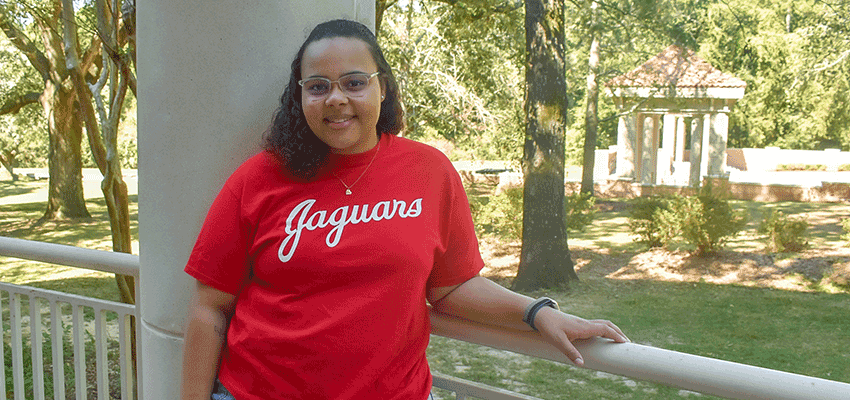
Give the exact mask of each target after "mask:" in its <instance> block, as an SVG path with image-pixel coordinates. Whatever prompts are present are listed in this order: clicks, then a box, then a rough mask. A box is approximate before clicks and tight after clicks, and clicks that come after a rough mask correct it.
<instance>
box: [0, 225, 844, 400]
mask: <svg viewBox="0 0 850 400" xmlns="http://www.w3.org/2000/svg"><path fill="white" fill-rule="evenodd" d="M0 256H8V257H16V258H24V259H30V260H35V261H42V262H48V263H53V264H61V265H70V266H75V267H80V268H87V269H94V270H98V271H104V272H110V273H121V274H125V275H132V276H135V277H138V271H139V261H138V257H137V256H133V255H129V254H119V253H112V252H104V251H97V250H88V249H80V248H76V247H71V246H63V245H55V244H47V243H39V242H32V241H25V240H20V239H11V238H5V237H0ZM138 281H139V280H138V279H136V282H137V285H138ZM10 286H13V287H14V288H13V289H12V290H9V292H10V293H13V294H10V295H9V296H10V299H13V300H10V303H11V302H17V303H16V304H20V296H25V295H26V296H32V297H31V298H34V297H41V298H45V299H47V301H48V302H49V304H50V306H51V308H53V307H56V308H57V309H58V308H59V304H60V303H68V304H71V305H72V307H73V308H74V310H75V311H76V310H77V309H78V308H79V307H81V306H89V307H92V308H93V309H95V310H101V311H97V312H96V313H95V315H96V318H97V316H98V315H101V314H102V313H103V312H104V311H105V310H113V309H111V308H107V306H108V307H112V306H116V309H115V310H113V311H114V312H116V313H118V315H119V318H118V319H119V321H125V322H123V323H120V324H119V325H120V326H123V328H120V327H119V336H120V340H119V342H120V343H121V348H122V350H121V352H122V358H121V359H122V360H124V359H125V358H123V357H124V356H125V355H126V353H127V349H128V347H127V343H129V336H128V333H127V332H128V326H129V325H127V324H128V323H127V322H126V321H127V320H128V316H130V315H133V316H135V317H136V318H137V319H136V320H137V321H139V320H140V319H139V315H138V308H135V307H133V306H128V305H123V304H116V303H112V304H106V303H110V302H106V303H101V302H100V301H99V300H94V299H88V298H85V297H82V296H73V295H67V294H61V293H59V294H57V292H50V291H44V290H40V289H32V288H26V289H19V287H17V286H15V285H9V284H4V285H3V286H0V290H7V288H9V287H10ZM137 289H138V287H137ZM42 293H45V294H42ZM137 293H138V290H137ZM90 302H93V303H90ZM30 303H31V305H30V326H40V325H41V324H40V323H38V319H39V318H40V313H39V312H33V309H34V308H35V309H36V310H40V308H39V307H38V306H36V305H32V303H34V302H33V301H30ZM119 306H120V307H119ZM12 308H14V307H12ZM119 308H120V309H119ZM130 310H132V311H130ZM52 314H53V313H51V315H52ZM10 315H13V313H11V312H10ZM122 315H123V316H122ZM11 318H18V319H20V318H21V317H20V316H18V317H11ZM100 318H101V319H103V317H100ZM431 320H432V325H433V333H434V334H437V335H440V336H444V337H448V338H453V339H458V340H463V341H466V342H470V343H475V344H480V345H484V346H489V347H494V348H498V349H503V350H508V351H512V352H516V353H520V354H526V355H530V356H533V357H538V358H543V359H548V360H553V361H557V362H562V363H566V364H570V362H569V360H567V358H566V357H565V356H563V355H562V354H560V353H559V352H558V351H557V350H555V349H554V347H552V346H550V345H549V344H548V343H546V342H544V341H543V340H541V339H540V338H539V337H538V336H537V335H536V334H535V333H532V332H514V331H506V330H501V329H497V328H493V327H490V326H485V325H480V324H475V323H472V322H469V321H465V320H460V319H457V318H452V317H448V316H445V315H438V314H432V315H431ZM55 321H57V319H55V318H53V317H51V328H50V329H51V335H50V336H51V340H56V339H54V338H55V337H57V336H59V333H60V331H59V327H57V325H58V324H56V323H54V322H55ZM73 321H74V324H75V325H78V324H79V325H81V323H79V322H78V320H77V317H76V316H75V317H74V318H73ZM12 325H14V324H12ZM96 325H97V322H96ZM138 325H140V324H137V329H138ZM72 329H78V328H76V327H74V328H72ZM97 329H100V330H101V331H102V330H103V329H104V328H102V327H101V328H96V330H97ZM122 329H123V330H122ZM98 332H100V331H98ZM99 335H100V334H99V333H97V334H96V335H95V336H99ZM22 336H23V334H22V329H18V331H17V333H16V331H15V328H14V326H13V329H12V337H13V341H12V342H13V343H12V351H13V357H12V358H13V367H14V369H15V371H16V372H15V374H16V377H15V379H18V378H17V374H19V373H18V372H17V370H18V369H20V370H23V360H22V358H23V357H22V350H16V347H15V346H18V347H17V348H18V349H22V344H21V343H23V342H22ZM31 337H36V336H32V334H31ZM14 339H18V340H17V341H15V340H14ZM32 342H33V343H39V342H40V341H39V340H32ZM16 343H17V344H16ZM53 343H54V344H53V345H52V348H53V349H54V350H53V351H54V352H55V351H56V349H57V347H59V348H61V346H57V345H56V344H55V342H53ZM75 343H76V342H75ZM38 346H39V345H38V344H36V345H33V346H32V347H33V350H32V355H33V357H32V358H33V360H34V361H33V366H34V370H36V371H38V370H40V367H39V366H40V365H41V362H42V361H41V359H42V354H41V350H40V349H39V350H36V349H35V348H36V347H38ZM576 346H577V347H578V348H579V350H580V351H581V353H582V355H583V356H584V360H585V367H587V368H590V369H594V370H598V371H604V372H608V373H613V374H617V375H623V376H627V377H630V378H636V379H641V380H647V381H652V382H657V383H662V384H665V385H669V386H674V387H679V388H682V389H687V390H692V391H696V392H702V393H706V394H712V395H716V396H722V397H727V398H733V399H772V400H781V399H788V400H798V399H812V400H814V399H825V400H832V399H835V400H838V399H848V398H850V384H846V383H841V382H835V381H830V380H826V379H820V378H814V377H809V376H805V375H798V374H792V373H787V372H781V371H775V370H770V369H766V368H760V367H755V366H750V365H745V364H738V363H732V362H728V361H722V360H717V359H712V358H707V357H700V356H695V355H691V354H686V353H679V352H675V351H669V350H663V349H657V348H653V347H648V346H642V345H638V344H634V343H623V344H615V343H612V342H610V341H607V340H602V339H596V340H587V341H582V342H580V343H577V344H576ZM75 347H76V345H75ZM0 352H2V349H1V348H0ZM97 354H98V355H97V357H98V358H100V357H101V356H100V354H101V353H97ZM2 355H3V354H2V353H0V356H2ZM138 355H139V357H141V356H142V355H143V352H142V351H141V350H139V351H138ZM53 359H54V360H55V359H57V357H56V356H54V357H53ZM15 360H17V361H15ZM76 360H77V359H76V358H75V361H76ZM36 364H38V365H36ZM77 365H78V362H75V370H76V369H77ZM103 365H105V364H103ZM129 367H131V366H129V365H125V362H123V361H122V363H121V376H122V383H121V387H122V390H124V391H126V389H127V388H129V387H131V385H130V384H129V383H128V382H129V381H127V379H128V378H126V376H127V371H129V370H130V369H129ZM98 371H100V370H98ZM53 373H54V382H56V381H57V379H56V378H55V377H56V375H55V374H57V372H56V369H55V368H54V369H53ZM99 373H101V372H99ZM0 374H2V372H0ZM75 374H76V375H75V376H76V377H77V379H79V377H80V373H79V371H77V372H75ZM138 376H139V380H142V379H143V378H142V375H141V371H139V375H138ZM0 378H3V379H0V400H5V399H6V397H5V396H6V389H7V388H5V387H4V385H5V377H4V376H0ZM38 379H43V377H41V378H38ZM21 380H22V379H21ZM60 381H64V379H60ZM41 382H42V385H41V386H42V387H43V386H44V385H43V380H41ZM99 382H100V381H99ZM434 382H435V386H436V387H439V388H443V389H446V390H449V391H452V392H455V393H456V394H457V398H458V399H465V398H467V397H477V398H483V399H491V400H501V399H510V400H513V399H530V398H531V397H528V396H524V395H520V394H516V393H511V392H507V391H504V390H501V389H496V388H491V387H487V386H484V385H480V384H477V383H474V382H467V381H463V380H461V379H456V378H451V377H447V376H443V375H440V374H435V379H434ZM98 385H100V384H99V383H98ZM14 386H15V388H14V389H15V390H14V393H15V397H14V398H15V400H18V399H23V398H24V397H23V393H22V392H23V391H22V390H20V391H19V390H18V387H22V385H21V386H18V383H17V381H15V384H14ZM80 386H81V385H79V384H78V385H77V387H78V388H79V387H80ZM55 392H56V391H55V389H54V393H55ZM19 393H20V394H19ZM98 395H99V396H106V393H105V392H103V393H102V391H101V390H100V387H99V388H98ZM122 396H124V394H122ZM127 396H128V397H122V398H124V399H128V398H131V397H129V396H132V391H129V393H127ZM138 396H139V398H140V399H141V398H143V395H142V393H139V394H138ZM35 398H37V399H41V398H43V394H42V397H38V395H37V394H36V397H35ZM55 398H57V399H58V398H64V397H55ZM78 398H81V397H79V392H78ZM99 398H105V397H99Z"/></svg>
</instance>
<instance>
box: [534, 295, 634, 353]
mask: <svg viewBox="0 0 850 400" xmlns="http://www.w3.org/2000/svg"><path fill="white" fill-rule="evenodd" d="M534 326H535V327H537V330H538V331H539V332H540V335H541V336H542V337H543V339H545V340H546V341H547V342H549V343H551V344H552V345H554V346H555V347H557V348H558V350H560V351H561V352H562V353H564V354H565V355H566V356H567V357H569V359H570V360H572V361H573V363H575V365H577V366H582V365H584V359H583V358H582V357H581V354H580V353H579V352H578V350H577V349H576V347H575V346H573V344H572V341H573V340H579V339H590V338H592V337H594V336H599V337H603V338H608V339H611V340H613V341H615V342H617V343H625V342H629V338H627V337H626V335H625V334H623V331H621V330H620V328H618V327H617V325H614V323H613V322H611V321H606V320H601V319H597V320H590V321H589V320H586V319H584V318H579V317H576V316H575V315H570V314H565V313H562V312H560V311H558V310H556V309H554V308H551V307H544V308H542V309H541V310H540V311H539V312H538V313H537V315H536V316H535V317H534Z"/></svg>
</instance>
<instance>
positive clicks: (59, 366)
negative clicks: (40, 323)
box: [50, 299, 65, 400]
mask: <svg viewBox="0 0 850 400" xmlns="http://www.w3.org/2000/svg"><path fill="white" fill-rule="evenodd" d="M62 328H63V327H62V311H61V308H60V307H59V302H58V301H57V300H55V299H51V300H50V340H51V347H52V349H53V398H54V399H55V400H65V351H64V350H65V346H64V344H65V341H64V340H63V337H64V335H65V330H64V329H62Z"/></svg>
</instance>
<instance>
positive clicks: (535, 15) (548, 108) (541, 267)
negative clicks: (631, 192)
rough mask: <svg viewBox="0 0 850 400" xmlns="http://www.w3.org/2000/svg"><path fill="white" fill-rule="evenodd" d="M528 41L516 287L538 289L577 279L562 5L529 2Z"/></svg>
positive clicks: (537, 0)
mask: <svg viewBox="0 0 850 400" xmlns="http://www.w3.org/2000/svg"><path fill="white" fill-rule="evenodd" d="M525 38H526V99H525V114H526V120H527V121H526V139H525V149H524V153H523V160H522V162H523V174H524V175H525V188H524V192H523V197H524V200H523V219H522V225H523V227H522V232H523V233H522V235H523V236H522V251H521V253H520V263H519V270H518V271H517V276H516V279H515V280H514V283H513V287H514V289H518V290H534V289H538V288H542V287H554V286H561V285H564V284H567V283H568V282H570V281H572V280H578V276H577V275H576V273H575V270H574V268H573V262H572V259H571V257H570V250H569V248H568V247H567V231H566V227H565V226H564V143H565V142H564V138H565V133H566V127H567V85H566V80H565V78H564V76H565V64H564V54H565V46H564V3H563V0H528V1H526V2H525Z"/></svg>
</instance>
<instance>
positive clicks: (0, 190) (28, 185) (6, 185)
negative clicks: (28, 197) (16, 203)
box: [0, 178, 44, 197]
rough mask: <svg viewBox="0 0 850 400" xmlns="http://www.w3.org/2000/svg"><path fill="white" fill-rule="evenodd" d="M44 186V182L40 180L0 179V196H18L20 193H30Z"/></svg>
mask: <svg viewBox="0 0 850 400" xmlns="http://www.w3.org/2000/svg"><path fill="white" fill-rule="evenodd" d="M43 187H44V183H43V182H40V181H31V180H28V179H26V178H22V179H21V180H19V181H15V182H12V181H0V197H7V196H18V195H22V194H30V193H34V192H36V191H38V190H39V189H41V188H43Z"/></svg>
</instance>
